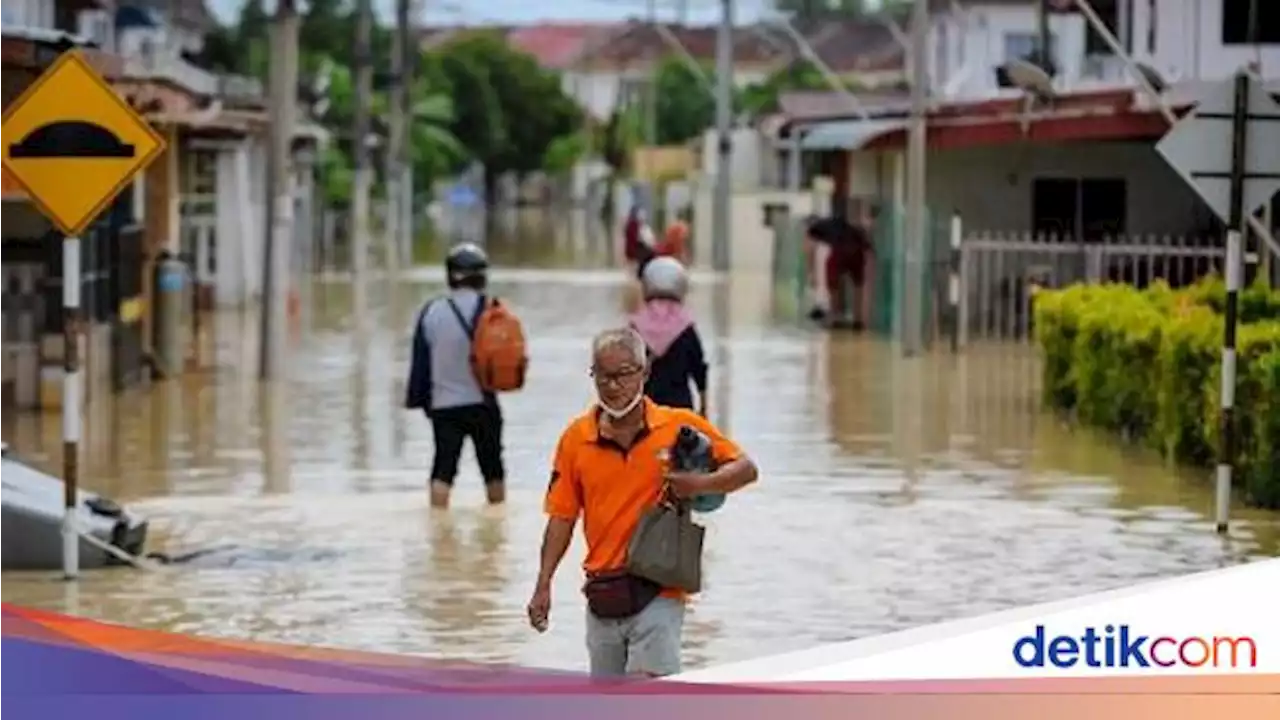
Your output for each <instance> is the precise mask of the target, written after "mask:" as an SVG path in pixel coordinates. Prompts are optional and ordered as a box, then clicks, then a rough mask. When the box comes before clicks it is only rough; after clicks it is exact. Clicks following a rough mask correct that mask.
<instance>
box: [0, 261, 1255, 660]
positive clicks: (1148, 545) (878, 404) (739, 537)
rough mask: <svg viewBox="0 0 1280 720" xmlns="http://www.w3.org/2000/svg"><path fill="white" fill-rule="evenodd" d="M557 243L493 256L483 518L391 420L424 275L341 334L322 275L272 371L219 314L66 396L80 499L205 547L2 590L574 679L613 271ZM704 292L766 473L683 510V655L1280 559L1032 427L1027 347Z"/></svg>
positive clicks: (1188, 483)
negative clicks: (560, 504) (502, 424)
mask: <svg viewBox="0 0 1280 720" xmlns="http://www.w3.org/2000/svg"><path fill="white" fill-rule="evenodd" d="M576 243H577V241H576V240H572V239H570V240H563V241H561V242H560V243H559V244H552V243H550V242H547V241H541V242H534V241H531V240H529V239H528V237H526V238H524V239H523V240H522V241H521V242H519V243H516V242H512V241H503V242H500V241H497V240H495V242H494V245H493V247H492V248H491V252H492V253H493V256H494V260H495V263H496V264H497V265H498V268H499V269H498V270H497V271H496V272H495V273H494V274H493V288H494V290H495V291H496V292H498V293H500V294H501V295H503V296H505V297H507V298H509V299H510V300H511V302H513V303H514V306H515V307H516V308H517V309H518V311H519V313H520V315H521V317H522V318H523V320H524V322H525V324H526V329H527V330H528V332H529V333H530V337H531V342H532V368H531V372H532V375H531V378H530V384H529V386H528V387H527V389H526V390H525V391H523V392H521V393H519V394H515V395H511V396H509V397H505V398H504V412H505V416H506V428H507V431H506V432H507V434H506V439H505V444H506V452H507V465H508V469H509V474H510V480H509V502H508V504H507V505H506V506H505V507H501V508H496V509H494V508H486V507H484V505H483V492H482V488H481V483H480V479H479V476H478V473H477V471H476V469H475V466H474V459H473V458H474V455H473V454H472V452H471V450H470V448H468V449H467V451H466V452H465V454H464V457H463V464H462V467H463V469H462V474H461V476H460V477H459V478H458V481H457V490H456V492H455V497H454V501H453V507H452V508H451V509H450V510H448V511H445V512H433V511H431V510H430V509H429V508H428V507H427V493H426V481H427V478H426V475H427V469H428V467H429V464H430V457H431V447H432V445H431V436H430V431H429V427H428V425H427V423H426V421H425V419H424V418H422V417H421V416H420V415H417V414H413V413H408V412H406V411H404V410H401V409H400V404H401V396H402V388H403V378H404V376H405V373H406V366H407V358H408V343H409V335H408V331H409V330H408V329H409V328H410V327H411V326H412V322H413V317H414V314H415V313H416V310H417V306H418V304H419V303H420V302H421V301H422V300H424V299H426V298H427V297H429V296H430V295H431V294H432V293H434V292H436V291H438V289H439V288H440V287H441V281H442V276H441V273H440V272H439V271H438V269H437V268H435V267H421V268H417V269H415V270H413V271H412V272H411V273H409V274H408V277H406V278H405V279H404V281H403V283H402V284H401V285H400V286H399V288H398V290H399V292H398V297H397V296H393V295H392V293H391V289H390V288H391V285H392V284H391V283H389V282H386V281H381V280H379V281H375V282H371V284H370V288H369V295H368V301H367V306H368V311H367V312H366V313H365V314H364V317H363V318H362V321H361V322H357V321H356V319H353V318H352V317H351V306H352V291H351V286H350V285H349V284H348V283H345V282H341V281H327V282H320V281H316V282H315V283H313V284H311V285H310V286H309V287H308V288H306V290H305V293H304V294H305V302H304V308H303V313H302V315H301V317H299V318H298V320H297V321H296V323H295V326H294V327H293V329H292V331H291V332H292V337H293V347H292V350H291V358H292V364H293V373H292V377H291V378H290V380H289V381H288V382H283V383H279V384H277V386H275V387H271V388H266V389H263V388H261V387H260V386H259V384H258V382H257V380H256V379H255V373H254V370H255V368H256V360H257V357H256V342H254V339H255V338H256V330H255V326H254V323H253V322H252V319H251V318H248V317H245V316H242V315H238V314H235V313H223V314H219V315H217V316H215V317H213V318H211V319H210V320H209V321H208V322H207V323H206V324H205V336H204V337H203V338H202V342H201V347H200V352H199V354H198V356H197V357H195V358H194V359H193V369H192V371H191V372H189V373H188V375H187V376H186V377H185V378H183V379H182V380H181V381H178V382H172V383H168V384H165V385H162V386H159V387H157V388H153V389H151V390H149V391H146V392H142V391H138V392H132V393H126V394H123V395H120V396H117V397H105V396H104V397H99V398H97V399H95V400H94V403H93V405H92V406H91V407H90V415H89V418H88V427H87V437H86V440H85V457H84V460H83V467H84V468H85V470H84V472H85V473H86V475H87V477H88V478H90V479H91V480H88V481H86V484H88V485H89V486H90V487H91V488H92V489H94V490H97V491H100V492H104V493H107V494H109V495H112V496H114V497H116V498H118V499H120V500H125V501H129V504H130V505H131V506H132V507H133V508H134V509H136V510H138V511H140V512H142V513H144V514H146V515H148V516H149V517H150V518H151V521H152V532H153V542H152V549H154V550H164V551H167V552H182V551H184V550H189V549H198V548H208V547H215V546H220V547H223V548H224V549H222V550H219V551H217V552H213V553H211V554H209V555H207V556H204V557H203V558H200V559H199V560H197V561H195V562H193V563H191V564H190V565H186V566H170V567H168V568H165V569H162V570H161V571H159V572H154V573H148V572H143V571H138V570H132V569H112V570H109V571H93V572H88V573H86V574H85V575H84V577H83V578H82V580H81V581H80V582H79V583H78V586H77V585H73V584H67V583H63V582H60V581H58V580H57V579H56V576H55V574H52V573H34V574H33V573H5V574H4V576H3V579H4V582H3V597H4V600H5V601H6V602H15V603H21V604H30V605H37V606H41V607H46V608H51V609H55V610H61V611H69V612H74V613H78V614H82V615H86V616H89V617H94V618H99V619H103V620H107V621H113V622H120V623H126V624H130V625H135V626H143V627H149V628H158V629H164V630H169V631H174V632H180V633H195V634H201V635H209V636H229V637H237V638H246V639H255V640H264V641H279V642H288V643H302V644H321V645H328V646H344V647H352V648H361V649H368V650H379V651H389V652H400V653H415V654H423V655H432V656H447V657H450V658H456V659H471V660H482V661H506V662H516V663H523V664H530V665H541V666H548V667H561V668H578V669H581V668H585V664H586V653H585V649H584V647H583V639H582V637H583V619H584V612H585V610H584V603H583V600H582V598H581V596H580V595H579V593H578V588H579V585H580V580H581V576H580V570H579V568H578V563H579V562H580V559H581V555H582V547H581V540H580V539H578V540H575V544H574V547H573V549H572V550H570V554H569V556H568V557H567V558H566V561H565V564H564V566H563V567H562V569H561V571H560V573H559V576H558V577H557V582H556V586H555V590H554V592H555V597H554V605H553V610H552V625H551V629H550V631H549V632H547V633H546V634H545V635H538V634H536V633H534V632H532V631H531V630H529V629H528V626H527V624H526V621H525V617H524V605H525V602H526V601H527V599H528V594H529V591H530V590H531V587H532V582H533V579H534V576H535V574H536V571H537V563H538V545H539V542H540V538H541V531H542V523H543V517H542V515H541V512H540V501H541V494H542V492H543V490H544V489H545V487H546V478H547V475H548V461H549V458H550V455H551V451H552V449H553V447H554V443H555V440H556V438H557V437H558V435H559V432H560V430H561V429H562V428H563V426H564V424H565V423H566V422H567V421H568V420H569V418H571V417H572V416H573V415H574V414H576V413H578V412H580V411H581V410H583V409H584V408H585V407H586V406H587V404H588V403H589V402H590V399H591V386H590V382H589V379H588V377H587V373H586V369H587V364H588V360H589V358H588V344H589V339H590V337H591V336H592V334H593V333H595V332H596V331H598V330H599V329H601V328H603V327H606V326H609V325H613V324H616V323H618V322H619V320H620V318H621V313H622V308H623V297H624V293H625V285H624V276H623V273H622V272H621V271H620V270H617V269H612V268H611V262H610V260H609V258H608V257H607V255H606V254H604V253H603V252H602V251H599V250H598V249H597V250H596V251H594V252H589V251H588V250H587V249H584V247H583V246H581V245H579V244H576ZM517 265H518V266H520V267H514V266H517ZM727 292H728V291H727V290H726V288H724V287H723V286H721V285H719V284H717V283H716V282H715V281H713V280H712V279H710V278H706V277H700V276H699V277H696V278H695V282H694V289H693V292H692V298H691V301H690V302H691V304H692V305H693V307H694V309H695V311H696V313H697V316H698V317H699V319H700V322H701V324H702V328H703V333H704V338H705V342H706V343H707V344H708V348H709V353H710V355H711V357H712V359H713V367H712V373H713V379H712V386H713V390H712V392H713V394H712V397H711V403H712V415H713V419H715V420H716V421H717V422H719V423H721V424H722V426H723V427H724V428H725V429H726V430H727V431H728V432H729V433H730V434H731V435H733V436H734V437H735V438H736V439H737V440H738V441H739V442H740V443H741V444H742V445H743V446H744V447H745V448H746V449H747V450H748V451H749V452H750V453H751V454H752V455H753V456H754V457H755V458H756V460H757V461H758V463H759V465H760V467H761V471H762V477H761V481H760V483H759V484H758V485H757V486H755V487H753V488H751V489H749V490H747V491H744V492H742V493H740V494H738V495H735V496H734V497H732V498H731V499H730V500H729V502H728V503H727V505H726V506H725V507H724V508H723V509H722V510H721V511H719V512H717V513H715V514H713V515H710V516H707V517H705V521H706V523H707V525H708V527H709V534H708V540H707V547H708V550H707V571H706V572H707V585H706V590H705V591H704V593H703V594H702V595H701V596H700V597H699V598H697V599H696V601H695V602H694V604H693V605H692V608H691V614H690V616H689V619H688V621H687V624H686V627H687V638H686V658H685V659H686V663H687V665H688V666H690V667H697V666H704V665H709V664H715V663H720V662H726V661H730V660H741V659H745V658H750V657H758V656H763V655H767V654H771V653H777V652H785V651H789V650H798V649H804V648H807V647H812V646H814V645H817V644H820V643H825V642H835V641H841V640H847V639H852V638H856V637H861V636H865V635H869V634H873V633H880V632H885V631H890V630H895V629H901V628H906V627H911V626H915V625H920V624H924V623H930V622H935V621H942V620H947V619H953V618H958V617H964V616H971V615H976V614H980V613H984V612H990V611H994V610H998V609H1001V608H1006V607H1011V606H1015V605H1023V604H1028V603H1034V602H1038V601H1046V600H1053V599H1058V598H1063V597H1069V596H1075V595H1080V594H1084V593H1088V592H1093V591H1099V590H1104V589H1108V588H1113V587H1117V586H1121V585H1125V584H1130V583H1133V582H1137V581H1140V580H1144V579H1153V578H1158V577H1165V576H1171V575H1177V574H1183V573H1189V572H1194V571H1199V570H1207V569H1211V568H1216V567H1220V566H1223V565H1228V564H1233V563H1239V562H1244V561H1248V560H1251V559H1257V558H1262V557H1268V556H1272V555H1275V554H1277V553H1280V516H1277V515H1275V514H1267V513H1258V512H1248V511H1245V510H1243V509H1237V510H1236V511H1235V514H1234V517H1235V518H1236V519H1237V522H1235V523H1234V525H1233V532H1232V534H1231V536H1230V537H1229V538H1226V539H1223V538H1219V537H1218V536H1216V535H1215V534H1214V533H1213V526H1212V520H1211V511H1212V495H1211V489H1210V487H1209V482H1208V473H1199V474H1198V475H1197V474H1188V473H1182V474H1178V473H1174V472H1172V471H1170V470H1169V469H1168V468H1165V467H1163V466H1162V465H1161V464H1160V463H1159V462H1158V461H1156V460H1155V459H1154V458H1152V457H1150V456H1148V455H1145V454H1143V453H1137V452H1128V451H1125V450H1123V449H1122V448H1119V447H1118V446H1117V445H1116V444H1114V443H1113V442H1112V441H1110V440H1109V439H1107V438H1105V437H1099V436H1095V435H1092V434H1090V433H1087V432H1082V431H1078V430H1076V431H1073V430H1071V429H1069V428H1066V427H1064V426H1062V425H1061V424H1060V423H1059V422H1058V421H1057V420H1056V419H1054V418H1053V417H1051V416H1048V415H1043V414H1040V413H1038V412H1037V411H1036V405H1037V402H1036V398H1037V393H1038V373H1039V369H1038V366H1037V363H1036V359H1035V357H1034V354H1033V353H1032V352H1031V351H1030V350H1027V349H1010V348H1008V347H997V346H991V347H974V348H972V349H971V350H969V351H968V352H966V354H965V355H963V356H962V357H960V358H954V357H952V356H950V355H948V354H946V353H939V354H937V355H934V356H929V357H925V358H920V359H917V360H912V361H906V360H903V359H901V358H900V357H899V356H898V355H896V354H895V352H894V350H893V348H891V347H890V346H888V345H887V344H884V343H881V342H878V341H875V340H870V339H866V338H861V337H856V336H854V335H852V334H844V333H841V334H836V335H830V334H827V333H823V332H818V331H814V330H811V329H808V328H806V327H803V326H800V325H798V324H795V323H788V322H784V321H778V320H775V319H772V318H771V317H769V316H767V314H763V313H757V312H755V311H750V312H748V311H745V310H743V309H742V308H729V307H728V303H727V301H726V297H727V294H726V293H727ZM761 292H765V290H764V288H763V287H762V288H761ZM4 419H5V428H4V437H5V440H6V441H7V442H8V443H9V444H10V446H11V447H13V448H14V449H15V450H16V451H18V452H19V453H23V454H25V455H26V456H28V457H29V458H30V459H31V460H33V461H34V462H35V464H37V465H41V466H44V467H46V468H47V469H50V470H52V471H54V472H56V471H57V468H58V467H60V465H59V463H60V458H59V452H60V445H61V440H60V437H59V424H58V423H59V421H58V418H57V416H56V414H52V413H51V414H49V415H47V416H45V417H44V418H38V417H34V416H25V417H22V416H15V415H13V414H12V413H6V415H5V418H4Z"/></svg>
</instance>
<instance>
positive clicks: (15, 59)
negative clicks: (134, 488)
mask: <svg viewBox="0 0 1280 720" xmlns="http://www.w3.org/2000/svg"><path fill="white" fill-rule="evenodd" d="M156 7H161V8H163V9H164V10H165V12H164V13H161V12H158V11H157V10H155V9H154V8H156ZM4 11H5V12H6V13H7V17H6V23H5V25H4V28H3V33H4V42H3V48H4V100H5V104H6V105H8V103H9V102H11V101H12V100H13V99H14V98H15V97H16V96H17V93H19V92H21V91H22V90H23V89H24V88H25V87H26V86H28V85H29V84H30V83H31V82H32V81H34V80H35V78H36V77H38V76H39V74H40V73H41V72H43V70H44V69H46V68H47V67H48V66H49V64H50V63H51V62H52V61H53V59H55V58H56V57H57V56H58V54H59V53H60V52H61V51H62V50H63V48H64V47H65V46H66V45H67V44H71V45H77V44H78V45H81V46H84V48H85V49H84V50H83V52H84V54H85V56H86V57H87V58H88V59H89V61H90V63H91V64H93V65H94V66H95V67H96V68H97V69H98V70H99V72H100V73H101V74H102V75H103V76H104V77H105V78H106V79H107V80H108V81H110V82H111V84H112V86H113V89H115V91H116V92H117V93H118V94H120V95H121V96H122V97H123V98H124V100H125V101H126V102H127V103H128V104H129V105H130V106H131V107H133V109H134V110H135V111H136V112H138V113H139V114H140V115H142V116H143V117H144V118H146V119H147V120H148V121H149V122H150V123H151V124H152V125H153V126H154V127H155V128H156V129H157V130H158V131H159V132H160V133H161V134H162V135H163V136H164V137H165V138H166V140H167V148H166V150H165V151H164V153H162V154H161V156H160V157H159V158H157V159H156V160H155V161H154V162H153V163H152V164H151V166H150V167H149V168H148V169H147V170H146V171H145V172H144V173H142V174H140V175H139V176H138V177H137V178H136V179H135V180H134V182H133V183H132V184H131V186H130V188H129V189H127V190H126V191H125V192H123V193H121V195H120V196H119V197H118V198H117V200H116V201H115V203H113V205H112V207H111V208H110V209H109V210H108V211H107V212H105V213H104V214H103V216H102V217H101V218H99V220H98V221H97V222H96V223H95V224H94V225H93V226H92V227H91V228H90V229H89V230H88V231H86V233H85V234H84V236H83V237H82V242H83V243H84V247H85V249H84V254H85V268H84V275H85V290H84V291H83V293H82V295H83V297H84V298H85V314H86V319H87V320H88V321H89V322H88V325H87V327H86V336H87V340H86V352H85V361H86V362H85V365H86V377H87V384H86V394H87V395H88V396H89V397H90V398H91V397H93V396H94V395H95V394H96V393H97V392H100V390H99V389H98V388H99V386H103V387H106V385H104V382H105V381H107V380H110V383H109V385H110V386H112V387H116V388H119V387H124V386H127V385H130V384H132V383H134V382H136V381H138V380H139V379H141V378H142V377H145V376H146V374H147V373H146V372H145V370H146V366H147V364H148V362H147V357H148V356H149V355H151V346H152V316H153V313H154V307H155V303H154V288H153V283H152V277H153V273H154V270H155V262H156V261H157V259H158V258H159V257H160V255H161V253H162V252H164V251H167V252H169V253H172V254H175V255H178V256H179V257H182V258H183V259H185V260H186V261H187V262H188V263H189V265H190V267H191V270H192V274H193V276H194V277H195V280H196V283H197V298H200V299H203V300H204V301H205V302H206V304H211V303H216V304H223V305H238V304H241V303H243V302H246V301H248V300H250V299H251V298H252V297H253V295H254V294H255V293H256V292H257V286H258V283H259V282H260V278H261V271H260V270H259V269H258V260H259V258H260V256H261V252H260V250H258V249H257V248H259V247H260V244H261V239H262V233H263V227H264V225H263V223H264V222H265V215H266V210H265V208H266V204H265V202H264V200H265V195H266V193H265V188H264V187H263V180H264V175H265V172H264V171H265V131H266V127H267V124H266V123H267V116H266V111H265V98H264V94H263V91H262V86H261V83H259V82H257V81H256V80H253V79H251V78H240V77H233V76H225V75H219V74H216V73H212V72H209V71H206V70H204V69H202V68H199V67H196V66H195V65H193V64H191V63H190V62H189V61H188V60H187V59H186V57H185V55H186V54H187V53H190V52H192V51H194V50H198V48H199V43H200V36H201V35H202V34H203V33H204V31H205V30H206V29H207V28H208V25H207V23H208V17H209V16H208V12H207V10H205V9H204V5H203V2H202V0H175V2H154V1H152V0H77V1H72V0H59V2H57V3H53V2H49V1H48V0H39V1H38V2H30V3H6V4H5V5H4ZM15 19H16V20H21V21H22V22H24V23H26V22H33V23H44V24H42V25H37V26H34V27H33V26H28V25H20V24H18V22H16V20H15ZM11 20H15V21H14V22H10V21H11ZM103 48H113V49H114V50H113V51H105V50H104V49H103ZM299 135H300V137H299V139H298V140H295V146H301V147H300V149H302V150H305V147H306V146H307V145H308V144H309V143H312V140H310V139H307V136H306V133H299ZM295 171H296V172H297V174H298V177H297V180H298V182H297V187H298V188H300V192H299V196H298V198H297V200H296V203H297V204H298V205H300V206H302V207H304V208H305V207H307V203H308V196H307V188H308V186H309V175H310V172H309V169H308V168H307V167H306V166H305V165H304V164H302V163H299V164H298V165H297V166H296V167H295ZM4 188H5V196H4V229H3V233H4V242H5V263H4V272H5V292H6V294H5V307H6V312H5V324H6V328H5V335H4V337H5V361H6V362H5V363H4V365H5V383H6V401H8V400H12V401H13V403H14V404H15V405H17V406H19V407H25V408H38V407H42V406H50V405H56V404H57V403H58V402H59V399H58V398H57V397H56V392H57V388H58V387H59V385H58V383H57V381H56V380H57V374H58V372H60V371H59V370H58V368H59V367H60V362H61V360H60V357H61V333H62V326H61V315H60V313H59V312H58V311H57V309H58V308H59V307H60V304H58V303H57V302H56V298H57V297H58V291H57V286H58V284H59V283H60V282H61V280H60V277H59V276H60V275H61V243H57V242H50V239H51V238H53V237H56V236H57V233H56V231H54V230H53V228H52V227H51V226H50V224H49V223H48V221H47V220H46V219H45V218H44V217H43V216H42V215H40V213H39V212H37V211H36V210H35V208H34V207H32V206H31V204H30V203H29V202H28V201H27V199H26V198H25V197H23V196H22V195H21V192H20V191H19V190H20V189H19V188H17V187H16V183H12V182H10V179H9V178H7V177H6V179H5V184H4ZM299 231H300V232H305V223H302V224H300V225H299ZM301 237H302V238H303V239H305V238H306V236H305V235H303V236H301ZM219 240H221V242H219ZM10 309H13V311H14V312H10ZM11 361H12V362H11ZM50 380H53V382H49V381H50ZM51 388H52V389H51ZM10 391H12V392H10Z"/></svg>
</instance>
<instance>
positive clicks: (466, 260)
mask: <svg viewBox="0 0 1280 720" xmlns="http://www.w3.org/2000/svg"><path fill="white" fill-rule="evenodd" d="M444 268H445V273H446V274H447V275H448V276H449V287H457V286H458V285H463V284H467V282H468V281H471V282H473V283H474V282H475V281H477V280H481V281H482V280H484V278H485V275H486V274H487V273H488V271H489V256H488V255H486V254H485V252H484V250H482V249H480V246H478V245H476V244H474V243H462V244H461V245H455V246H454V247H453V249H451V250H449V254H448V255H447V256H446V257H445V260H444Z"/></svg>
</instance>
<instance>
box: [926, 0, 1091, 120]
mask: <svg viewBox="0 0 1280 720" xmlns="http://www.w3.org/2000/svg"><path fill="white" fill-rule="evenodd" d="M1038 32H1039V14H1038V13H1037V11H1036V8H1035V4H1034V3H1031V2H1028V3H1027V4H1026V6H1025V7H1009V6H1008V5H982V4H969V5H966V8H965V10H964V11H963V12H961V13H952V14H946V15H940V16H938V17H936V18H935V19H934V22H933V27H932V28H931V30H930V43H929V51H930V52H929V56H930V57H929V72H930V79H931V82H932V85H933V86H934V88H935V90H936V91H938V92H943V91H946V92H947V94H948V95H950V96H952V97H981V96H991V95H996V94H998V93H999V92H1000V87H999V86H998V85H997V84H996V75H995V68H997V67H999V66H1000V65H1001V64H1003V63H1004V62H1005V61H1006V60H1008V59H1009V58H1008V57H1007V56H1006V48H1005V40H1006V36H1007V35H1009V34H1011V33H1017V34H1021V35H1024V36H1031V37H1034V36H1036V35H1037V33H1038ZM1049 32H1050V33H1051V34H1052V35H1053V36H1054V40H1053V44H1054V50H1055V53H1056V55H1055V61H1056V64H1057V65H1058V77H1057V78H1056V80H1055V83H1056V84H1057V85H1058V86H1059V87H1068V86H1070V85H1073V84H1076V83H1078V82H1079V80H1080V77H1081V69H1082V66H1083V64H1084V47H1085V20H1084V18H1083V17H1081V16H1079V15H1054V16H1051V17H1050V18H1049ZM1033 47H1034V45H1032V46H1030V47H1028V48H1027V49H1028V50H1030V49H1031V48H1033ZM1005 92H1007V93H1008V94H1020V91H1017V90H1012V89H1011V90H1007V91H1005Z"/></svg>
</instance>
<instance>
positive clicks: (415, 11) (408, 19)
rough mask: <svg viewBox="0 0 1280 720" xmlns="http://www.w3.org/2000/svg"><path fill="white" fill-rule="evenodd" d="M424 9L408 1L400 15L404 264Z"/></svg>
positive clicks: (408, 260) (409, 256)
mask: <svg viewBox="0 0 1280 720" xmlns="http://www.w3.org/2000/svg"><path fill="white" fill-rule="evenodd" d="M421 12H422V9H421V5H420V3H419V2H418V0H407V1H406V2H405V3H404V10H403V14H402V15H401V18H402V20H401V22H400V25H399V30H400V36H401V37H400V49H401V52H402V53H403V55H404V59H403V60H401V62H400V73H401V74H402V75H403V76H404V80H403V82H402V84H401V86H400V87H401V92H402V95H401V96H400V104H401V106H402V107H403V110H402V112H403V113H404V118H405V125H404V130H403V133H404V140H403V141H402V142H401V145H400V156H401V159H400V173H401V175H400V239H401V246H400V254H399V258H400V262H401V263H402V267H403V265H408V264H412V262H413V238H414V233H413V217H414V212H413V125H414V123H415V122H416V118H415V116H414V113H413V82H414V79H413V78H414V73H413V71H414V70H415V69H416V68H417V65H418V44H417V42H416V40H415V38H414V32H413V28H414V18H416V17H418V16H419V15H420V13H421Z"/></svg>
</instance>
